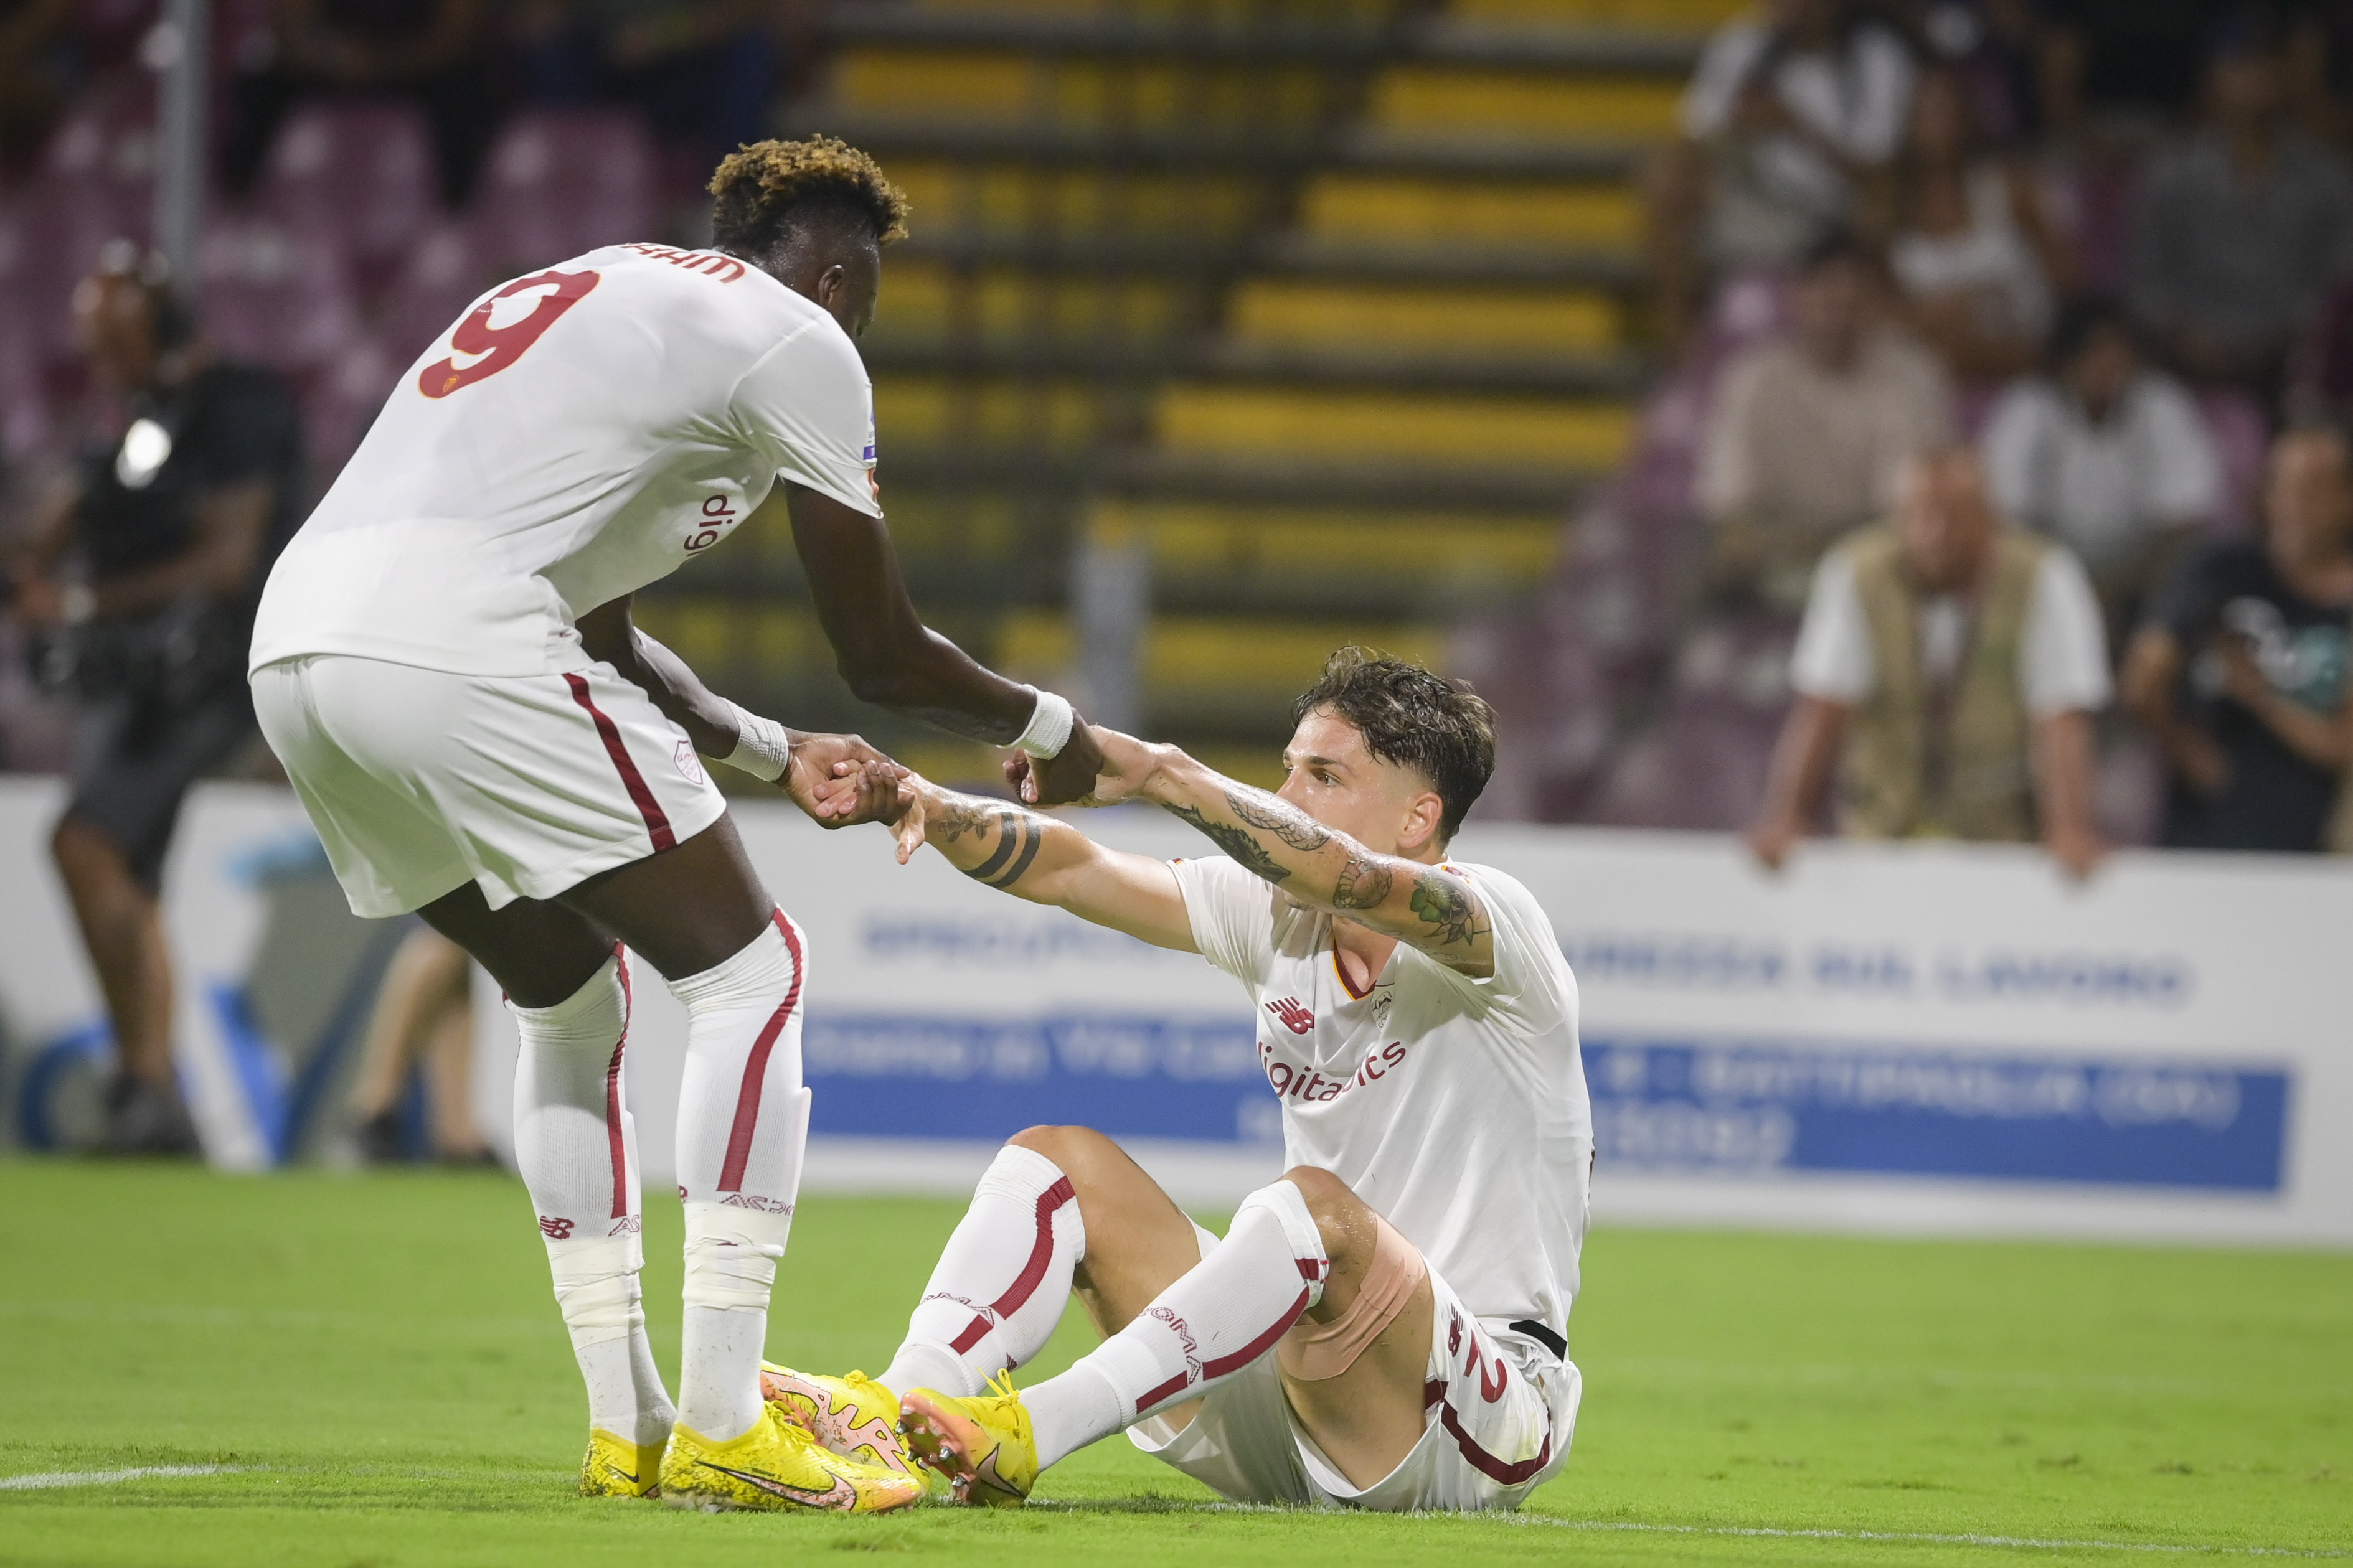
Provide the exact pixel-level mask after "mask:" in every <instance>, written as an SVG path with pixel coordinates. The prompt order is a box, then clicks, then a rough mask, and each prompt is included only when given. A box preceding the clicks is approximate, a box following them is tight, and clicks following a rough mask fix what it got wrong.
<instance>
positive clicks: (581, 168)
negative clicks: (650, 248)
mask: <svg viewBox="0 0 2353 1568" xmlns="http://www.w3.org/2000/svg"><path fill="white" fill-rule="evenodd" d="M654 188H655V186H654V154H653V148H652V144H651V142H650V140H649V138H648V136H647V134H646V131H645V127H644V125H643V124H642V123H641V122H640V121H639V120H638V117H637V116H636V115H635V114H633V113H630V112H628V111H627V110H602V109H567V110H540V111H536V112H533V113H529V114H522V115H518V116H517V117H516V118H515V119H514V120H513V121H511V122H510V123H509V124H508V126H507V128H506V130H505V131H504V132H501V134H500V137H499V141H498V145H497V146H496V147H495V148H494V149H492V151H491V157H490V163H489V167H488V170H487V172H486V174H485V178H484V179H483V182H482V189H481V193H480V195H479V196H477V197H476V199H475V205H476V209H477V220H476V221H477V223H478V225H479V233H480V237H481V239H482V242H483V244H484V247H485V248H486V249H487V250H488V252H489V253H490V255H491V257H492V258H494V259H495V260H496V262H497V263H498V265H499V267H500V268H501V269H502V270H503V271H504V272H506V273H507V274H509V275H512V274H514V273H518V272H524V271H529V270H531V269H532V268H539V267H545V266H548V265H550V264H552V263H554V262H558V261H563V260H565V259H567V258H571V257H574V256H577V255H579V254H580V253H581V252H582V251H584V250H592V249H595V248H596V247H598V246H600V245H617V244H622V243H625V242H627V241H629V240H638V239H649V238H653V237H656V236H655V232H654V231H655V227H656V218H657V214H656V201H655V195H654Z"/></svg>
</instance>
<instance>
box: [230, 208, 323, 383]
mask: <svg viewBox="0 0 2353 1568" xmlns="http://www.w3.org/2000/svg"><path fill="white" fill-rule="evenodd" d="M198 270H199V273H200V275H201V276H200V278H199V280H198V293H197V299H198V314H199V315H200V317H201V318H202V320H203V322H204V328H205V333H206V336H207V337H209V338H210V339H211V340H212V341H213V342H216V343H217V344H219V345H220V346H221V348H222V349H224V350H225V351H226V352H227V353H231V354H234V355H236V356H237V357H239V358H241V359H247V360H250V361H252V362H253V363H257V364H265V365H269V367H271V368H272V369H274V370H279V371H283V372H285V373H287V374H290V375H292V376H294V377H296V378H297V379H298V380H300V381H307V380H308V378H309V377H311V375H312V374H314V373H315V372H317V371H318V370H319V369H320V368H321V367H322V366H325V365H327V364H328V363H331V362H332V360H333V359H334V358H335V357H336V356H337V355H338V354H340V353H343V352H344V351H345V350H347V349H348V348H349V347H350V346H351V345H352V344H353V342H356V341H357V340H358V339H359V338H360V337H361V335H362V332H361V326H360V318H359V310H358V307H357V305H356V303H355V302H354V300H353V289H352V283H351V274H350V268H349V267H348V265H347V263H346V261H345V259H344V257H343V249H342V247H340V246H338V245H336V243H335V242H334V239H333V237H332V236H330V235H327V234H322V233H320V232H317V231H315V230H304V229H298V228H294V227H290V226H288V225H286V224H284V223H281V222H280V221H278V220H277V219H275V218H270V217H263V216H233V217H225V218H221V219H218V220H216V222H214V223H213V224H212V225H211V226H209V227H208V229H207V230H206V235H205V243H204V248H203V251H202V254H201V257H200V259H199V262H198Z"/></svg>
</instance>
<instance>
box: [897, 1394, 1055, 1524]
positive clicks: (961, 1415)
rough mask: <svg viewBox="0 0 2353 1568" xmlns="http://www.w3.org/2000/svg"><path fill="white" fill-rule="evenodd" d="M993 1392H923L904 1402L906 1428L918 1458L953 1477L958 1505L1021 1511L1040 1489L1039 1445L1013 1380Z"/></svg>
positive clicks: (902, 1413)
mask: <svg viewBox="0 0 2353 1568" xmlns="http://www.w3.org/2000/svg"><path fill="white" fill-rule="evenodd" d="M990 1386H991V1387H992V1388H995V1389H996V1390H997V1393H995V1394H982V1395H980V1396H979V1397H978V1398H976V1399H955V1398H952V1397H950V1396H949V1395H947V1394H942V1393H940V1392H939V1391H938V1390H937V1389H931V1388H919V1389H917V1390H915V1391H914V1392H913V1394H909V1395H907V1397H906V1398H904V1399H902V1400H901V1401H900V1402H899V1415H900V1425H901V1426H902V1429H903V1430H904V1431H905V1432H906V1434H907V1447H909V1448H910V1449H912V1450H913V1453H914V1456H915V1458H917V1459H918V1460H920V1461H922V1462H923V1464H924V1465H926V1466H928V1467H930V1468H933V1469H934V1470H937V1471H938V1472H939V1473H940V1474H942V1475H944V1476H945V1477H947V1479H948V1484H949V1486H950V1488H951V1489H952V1490H953V1493H954V1496H955V1501H957V1502H960V1503H965V1504H971V1505H976V1506H986V1507H988V1508H1019V1507H1020V1506H1021V1505H1022V1504H1023V1503H1024V1502H1026V1501H1028V1500H1029V1489H1030V1488H1031V1487H1034V1486H1036V1485H1037V1484H1038V1440H1037V1438H1036V1437H1035V1436H1033V1435H1032V1434H1031V1432H1030V1430H1029V1411H1028V1410H1027V1409H1026V1408H1025V1407H1024V1406H1023V1405H1022V1403H1021V1396H1020V1395H1019V1394H1016V1393H1015V1392H1013V1380H1012V1379H1011V1378H1009V1377H1003V1376H1000V1377H998V1378H996V1379H994V1380H993V1381H992V1382H991V1384H990Z"/></svg>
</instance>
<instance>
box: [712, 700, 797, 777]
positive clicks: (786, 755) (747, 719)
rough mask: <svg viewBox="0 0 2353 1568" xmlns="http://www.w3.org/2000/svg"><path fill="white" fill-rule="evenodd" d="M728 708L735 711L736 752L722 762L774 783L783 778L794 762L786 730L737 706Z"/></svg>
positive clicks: (725, 757) (733, 705)
mask: <svg viewBox="0 0 2353 1568" xmlns="http://www.w3.org/2000/svg"><path fill="white" fill-rule="evenodd" d="M727 706H728V707H730V708H733V709H734V710H735V749H734V750H733V751H732V752H728V753H727V754H726V755H725V756H723V757H722V758H720V759H719V760H720V761H721V762H723V763H726V764H727V765H728V766H729V767H731V768H736V769H740V770H741V771H743V772H744V773H750V774H751V775H752V776H753V777H754V778H755V779H765V780H767V781H768V782H769V783H770V784H774V783H775V782H776V780H778V779H780V778H782V777H783V776H784V773H785V769H786V768H787V767H789V766H791V765H792V761H793V742H792V740H791V738H790V737H789V736H787V735H786V733H785V727H784V726H783V725H782V724H779V723H777V722H776V721H775V720H774V719H763V718H761V717H760V716H759V715H758V714H757V713H754V712H753V711H752V710H750V709H748V708H744V707H743V706H741V705H739V704H737V703H733V702H730V703H728V704H727Z"/></svg>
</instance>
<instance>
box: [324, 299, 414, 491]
mask: <svg viewBox="0 0 2353 1568" xmlns="http://www.w3.org/2000/svg"><path fill="white" fill-rule="evenodd" d="M408 363H409V362H408V361H407V360H406V359H405V358H399V357H396V356H395V355H394V354H392V353H389V352H388V351H387V350H386V349H385V346H384V344H383V342H381V341H380V340H379V339H377V338H375V337H374V336H365V337H360V338H356V339H353V341H352V342H349V343H348V344H346V345H345V346H344V348H343V352H342V353H338V354H336V355H335V357H334V359H333V361H332V363H328V364H324V365H322V366H320V367H318V369H317V371H316V373H315V374H312V375H311V377H310V379H309V383H308V385H307V387H306V389H305V391H304V395H303V397H302V437H303V444H304V446H305V447H306V448H307V449H308V451H309V454H310V459H311V484H312V486H313V487H314V488H316V489H322V490H323V489H325V488H326V487H327V486H328V485H330V484H332V483H333V482H334V479H335V476H336V474H338V473H339V472H341V471H342V469H343V463H344V461H345V460H346V459H347V458H350V457H351V455H352V453H353V450H354V449H355V448H357V447H358V446H359V444H360V437H363V436H365V435H366V434H367V427H368V426H369V425H370V424H372V423H374V422H375V416H376V411H377V410H378V409H380V408H382V407H383V406H384V400H385V397H386V396H387V395H389V394H390V393H391V391H392V389H393V387H394V386H395V385H396V384H397V383H398V382H399V379H400V375H401V373H402V372H403V371H404V370H406V368H407V366H408Z"/></svg>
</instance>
